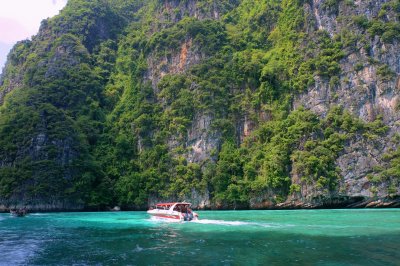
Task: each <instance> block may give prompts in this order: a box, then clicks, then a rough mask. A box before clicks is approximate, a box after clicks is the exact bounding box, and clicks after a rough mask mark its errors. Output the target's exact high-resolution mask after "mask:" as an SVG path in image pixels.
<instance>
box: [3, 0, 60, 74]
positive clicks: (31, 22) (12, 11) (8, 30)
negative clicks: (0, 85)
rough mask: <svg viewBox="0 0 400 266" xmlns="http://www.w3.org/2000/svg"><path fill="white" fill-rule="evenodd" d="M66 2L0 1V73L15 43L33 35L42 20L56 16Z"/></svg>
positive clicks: (54, 0) (44, 0)
mask: <svg viewBox="0 0 400 266" xmlns="http://www.w3.org/2000/svg"><path fill="white" fill-rule="evenodd" d="M66 3H67V0H0V73H1V72H2V69H3V67H4V64H5V61H6V60H7V54H8V52H9V51H10V49H11V48H12V47H13V45H14V44H15V43H16V42H17V41H21V40H25V39H30V38H31V37H32V35H35V34H36V33H37V32H38V30H39V27H40V22H41V21H42V20H43V19H46V18H49V17H52V16H54V15H57V14H58V13H59V11H60V10H61V9H62V8H63V7H64V6H65V4H66Z"/></svg>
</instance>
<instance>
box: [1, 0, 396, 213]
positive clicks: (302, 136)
mask: <svg viewBox="0 0 400 266" xmlns="http://www.w3.org/2000/svg"><path fill="white" fill-rule="evenodd" d="M399 14H400V3H399V2H398V1H389V0H382V1H328V0H325V1H324V0H309V1H300V0H283V1H278V0H266V1H250V0H242V1H235V0H224V1H214V0H204V1H200V0H187V1H175V0H168V1H158V0H151V1H140V0H130V1H122V0H121V1H120V0H113V1H111V0H96V1H90V2H88V1H81V0H71V1H70V2H69V3H68V5H67V7H66V8H65V9H64V10H63V11H62V12H61V14H60V15H59V16H57V17H55V18H52V19H50V20H48V21H44V22H43V23H42V27H41V29H40V31H39V33H38V35H37V36H35V37H34V38H33V39H32V40H30V41H23V42H20V43H19V44H17V45H16V46H15V47H14V49H13V51H12V52H11V53H10V55H9V60H8V63H7V66H6V68H5V72H4V73H3V75H2V77H1V79H0V106H1V107H0V198H1V199H2V204H3V205H4V206H5V207H6V206H10V205H12V204H22V205H29V206H30V208H32V209H41V208H42V209H46V210H48V209H62V208H66V209H81V208H92V209H93V208H95V209H104V208H107V207H110V206H114V205H117V204H118V205H122V206H123V207H125V208H131V209H144V208H146V207H147V205H149V204H153V203H154V202H157V201H163V200H190V201H192V202H194V204H195V205H196V206H198V207H201V208H300V207H306V208H313V207H346V206H349V207H351V206H352V207H362V206H367V205H368V206H370V207H372V206H398V205H399V203H398V195H399V194H400V182H399V181H400V169H399V165H400V161H399V160H400V159H399V158H400V151H399V141H400V128H399V127H400V121H399V119H400V112H399V109H400V88H399V87H400V85H399V84H400V78H399V74H400V57H399V55H398V53H397V52H398V51H399V48H400V47H399V37H398V36H399V34H400V26H399V25H400V23H399ZM396 204H397V205H396ZM40 206H41V207H40Z"/></svg>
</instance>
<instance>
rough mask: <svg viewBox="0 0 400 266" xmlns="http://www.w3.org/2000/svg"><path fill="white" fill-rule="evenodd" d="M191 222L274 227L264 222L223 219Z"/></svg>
mask: <svg viewBox="0 0 400 266" xmlns="http://www.w3.org/2000/svg"><path fill="white" fill-rule="evenodd" d="M192 223H199V224H215V225H227V226H243V225H246V226H260V227H274V225H272V224H266V223H255V222H243V221H225V220H208V219H202V220H198V221H193V222H192Z"/></svg>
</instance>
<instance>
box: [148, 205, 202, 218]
mask: <svg viewBox="0 0 400 266" xmlns="http://www.w3.org/2000/svg"><path fill="white" fill-rule="evenodd" d="M191 205H192V204H190V203H188V202H171V203H158V204H156V205H155V206H154V207H152V208H150V210H148V211H147V213H148V214H150V215H151V216H152V217H156V218H162V219H171V220H175V221H193V220H194V221H196V220H198V219H199V215H198V214H197V213H195V212H194V211H192V209H190V206H191Z"/></svg>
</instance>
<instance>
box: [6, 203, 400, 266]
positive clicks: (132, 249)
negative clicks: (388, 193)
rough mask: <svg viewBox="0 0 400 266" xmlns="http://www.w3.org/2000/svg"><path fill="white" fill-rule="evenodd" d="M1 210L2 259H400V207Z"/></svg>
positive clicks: (296, 262)
mask: <svg viewBox="0 0 400 266" xmlns="http://www.w3.org/2000/svg"><path fill="white" fill-rule="evenodd" d="M199 214H200V218H201V220H200V221H198V222H184V223H176V222H165V221H164V222H163V221H157V220H152V219H150V217H149V216H148V215H147V214H146V213H145V212H114V213H111V212H110V213H49V214H30V215H28V216H26V217H22V218H17V217H11V216H10V215H9V214H0V265H385V266H386V265H400V209H380V210H370V209H368V210H367V209H360V210H296V211H202V212H199Z"/></svg>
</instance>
